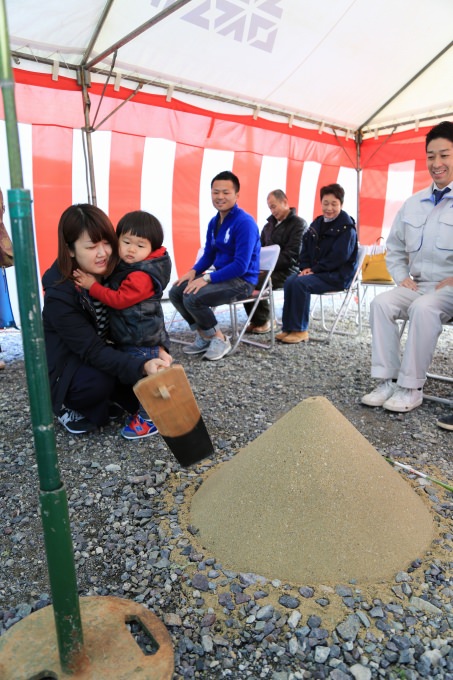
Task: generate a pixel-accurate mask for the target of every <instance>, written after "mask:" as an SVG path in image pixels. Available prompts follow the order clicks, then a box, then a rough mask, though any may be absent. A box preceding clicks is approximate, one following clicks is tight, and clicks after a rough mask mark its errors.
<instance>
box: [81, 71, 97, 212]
mask: <svg viewBox="0 0 453 680" xmlns="http://www.w3.org/2000/svg"><path fill="white" fill-rule="evenodd" d="M79 74H80V82H81V85H82V97H83V114H84V116H85V127H84V128H83V134H84V136H85V141H86V152H87V157H86V163H87V164H88V178H87V183H88V194H89V195H88V201H89V203H92V205H97V195H96V178H95V175H94V160H93V144H92V139H91V134H92V132H93V128H92V127H91V123H90V110H91V101H90V95H89V94H88V85H87V78H86V76H87V72H86V70H85V69H83V68H81V69H80V71H79Z"/></svg>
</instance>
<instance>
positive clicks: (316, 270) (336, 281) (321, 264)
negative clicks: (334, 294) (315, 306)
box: [299, 210, 358, 290]
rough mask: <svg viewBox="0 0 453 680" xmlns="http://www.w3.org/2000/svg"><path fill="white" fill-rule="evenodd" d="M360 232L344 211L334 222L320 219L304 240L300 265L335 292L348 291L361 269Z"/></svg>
mask: <svg viewBox="0 0 453 680" xmlns="http://www.w3.org/2000/svg"><path fill="white" fill-rule="evenodd" d="M357 251H358V246H357V231H356V228H355V222H354V220H353V218H352V217H350V216H349V215H348V214H347V213H346V212H345V211H344V210H342V211H341V212H340V214H339V215H338V217H337V218H336V219H334V220H333V221H332V222H324V218H323V216H322V215H321V216H319V217H317V218H316V219H315V221H314V222H312V223H311V224H310V226H309V228H308V229H307V231H306V232H305V234H304V236H303V239H302V251H301V254H300V261H299V265H300V268H301V270H303V269H308V268H310V269H311V270H312V271H313V274H316V275H317V276H319V277H320V278H321V279H322V280H323V281H327V282H329V283H332V286H333V287H335V289H338V290H341V289H342V288H347V287H348V286H349V284H350V283H351V281H352V279H353V277H354V274H355V272H356V269H357Z"/></svg>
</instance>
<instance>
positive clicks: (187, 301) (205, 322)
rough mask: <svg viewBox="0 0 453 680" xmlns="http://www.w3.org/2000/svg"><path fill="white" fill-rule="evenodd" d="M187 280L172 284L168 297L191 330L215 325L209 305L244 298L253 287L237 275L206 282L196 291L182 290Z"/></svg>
mask: <svg viewBox="0 0 453 680" xmlns="http://www.w3.org/2000/svg"><path fill="white" fill-rule="evenodd" d="M187 284H188V281H184V283H181V284H180V285H179V286H176V285H175V286H173V288H172V289H171V290H170V293H169V298H170V300H171V302H172V304H173V306H174V307H176V309H177V310H178V312H179V313H180V314H181V316H182V318H183V319H185V320H186V321H187V323H188V324H189V326H190V328H191V329H192V330H198V329H200V330H202V331H208V330H211V329H212V328H215V327H216V326H217V319H216V317H215V314H214V312H213V311H212V309H211V307H218V306H219V305H226V304H229V303H230V302H233V301H234V300H245V298H247V297H248V296H249V295H250V294H251V292H252V291H253V289H254V287H255V286H254V285H253V283H247V281H244V279H240V278H238V277H236V278H234V279H229V280H228V281H222V283H208V284H207V285H206V286H204V287H203V288H201V289H200V290H199V291H198V293H188V294H186V293H185V292H184V291H185V289H186V286H187Z"/></svg>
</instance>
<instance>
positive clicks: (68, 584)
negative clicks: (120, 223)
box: [0, 0, 83, 673]
mask: <svg viewBox="0 0 453 680" xmlns="http://www.w3.org/2000/svg"><path fill="white" fill-rule="evenodd" d="M0 45H1V48H0V49H1V51H0V84H1V88H2V95H3V103H4V110H5V121H6V134H7V143H8V158H9V166H10V175H11V185H12V189H10V190H8V206H9V212H10V218H11V231H12V235H13V244H14V260H15V269H16V279H17V291H18V297H19V310H20V318H21V324H22V337H23V344H24V359H25V369H26V377H27V384H28V393H29V399H30V410H31V421H32V428H33V437H34V443H35V450H36V461H37V466H38V475H39V483H40V496H39V500H40V506H41V519H42V524H43V530H44V542H45V548H46V556H47V565H48V569H49V578H50V587H51V592H52V600H53V608H54V618H55V626H56V633H57V640H58V648H59V653H60V660H61V666H62V668H63V669H64V670H65V671H66V672H68V673H70V672H72V671H73V670H74V668H76V667H77V665H78V663H79V661H80V658H81V653H82V649H83V634H82V622H81V617H80V609H79V599H78V592H77V582H76V572H75V563H74V555H73V551H72V539H71V531H70V525H69V513H68V503H67V496H66V489H65V487H64V484H63V483H62V481H61V478H60V472H59V468H58V458H57V452H56V442H55V433H54V429H53V414H52V408H51V401H50V390H49V382H48V377H47V362H46V357H45V353H44V333H43V328H42V322H41V313H40V302H39V288H38V276H37V270H36V257H35V249H34V233H33V224H32V217H31V197H30V192H29V191H28V190H25V189H23V178H22V164H21V157H20V146H19V135H18V127H17V115H16V105H15V99H14V80H13V77H12V70H11V57H10V52H9V34H8V25H7V18H6V8H5V0H1V2H0Z"/></svg>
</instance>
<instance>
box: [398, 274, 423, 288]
mask: <svg viewBox="0 0 453 680" xmlns="http://www.w3.org/2000/svg"><path fill="white" fill-rule="evenodd" d="M399 285H400V286H402V287H403V288H409V289H410V290H418V286H417V284H416V283H415V281H414V279H412V278H411V277H410V276H406V278H405V279H403V280H402V281H401V283H400V284H399Z"/></svg>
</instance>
